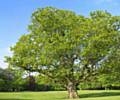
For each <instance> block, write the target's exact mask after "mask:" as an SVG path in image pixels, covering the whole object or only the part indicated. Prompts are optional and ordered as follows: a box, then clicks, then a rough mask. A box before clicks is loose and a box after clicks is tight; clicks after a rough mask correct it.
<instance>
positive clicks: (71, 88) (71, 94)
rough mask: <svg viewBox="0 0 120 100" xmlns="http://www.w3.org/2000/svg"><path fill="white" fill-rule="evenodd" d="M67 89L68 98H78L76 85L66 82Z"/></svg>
mask: <svg viewBox="0 0 120 100" xmlns="http://www.w3.org/2000/svg"><path fill="white" fill-rule="evenodd" d="M67 90H68V98H69V99H75V98H79V96H78V93H77V89H76V85H75V84H73V83H72V82H69V83H68V86H67Z"/></svg>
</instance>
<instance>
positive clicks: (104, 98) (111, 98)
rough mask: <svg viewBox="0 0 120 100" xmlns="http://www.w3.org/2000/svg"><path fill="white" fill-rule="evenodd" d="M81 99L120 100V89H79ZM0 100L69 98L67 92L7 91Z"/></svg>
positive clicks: (0, 95)
mask: <svg viewBox="0 0 120 100" xmlns="http://www.w3.org/2000/svg"><path fill="white" fill-rule="evenodd" d="M79 95H80V99H76V100H120V90H119V91H115V90H110V91H103V90H102V91H101V90H100V91H99V90H98V91H92V90H91V91H87V90H85V91H79ZM0 100H68V99H67V92H65V91H62V92H61V91H53V92H12V93H9V92H6V93H3V92H1V93H0Z"/></svg>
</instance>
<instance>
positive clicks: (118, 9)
mask: <svg viewBox="0 0 120 100" xmlns="http://www.w3.org/2000/svg"><path fill="white" fill-rule="evenodd" d="M46 6H53V7H57V8H60V9H67V10H72V11H74V12H76V13H78V14H81V15H85V16H88V15H89V12H90V11H94V10H107V11H108V12H110V13H112V14H113V15H120V0H0V67H3V68H5V67H7V64H5V63H4V62H3V60H4V56H6V55H11V52H10V50H9V47H10V46H11V45H14V44H15V43H16V42H17V41H18V39H19V37H20V36H21V35H22V34H24V33H28V32H27V25H28V24H29V23H30V16H31V14H32V12H34V11H35V10H36V9H37V8H41V7H46Z"/></svg>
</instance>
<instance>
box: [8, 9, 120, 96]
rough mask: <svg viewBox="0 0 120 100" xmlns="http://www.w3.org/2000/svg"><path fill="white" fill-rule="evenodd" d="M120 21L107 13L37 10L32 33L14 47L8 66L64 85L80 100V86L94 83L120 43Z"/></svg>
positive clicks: (33, 15)
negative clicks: (86, 81) (36, 73)
mask: <svg viewBox="0 0 120 100" xmlns="http://www.w3.org/2000/svg"><path fill="white" fill-rule="evenodd" d="M119 22H120V20H119V17H117V16H112V15H111V14H109V13H107V12H104V11H96V12H92V13H91V15H90V17H89V18H85V17H83V16H79V15H77V14H75V13H74V12H71V11H67V10H59V9H56V8H52V7H46V8H42V9H38V10H36V11H35V12H34V13H33V14H32V22H31V25H29V31H30V33H29V34H26V35H23V36H21V38H20V39H19V41H18V42H17V43H16V45H15V46H13V47H12V48H11V50H12V51H13V56H12V57H11V58H9V59H10V60H9V64H12V65H14V66H18V67H22V68H24V69H26V70H29V71H37V72H39V73H41V74H43V75H46V76H47V77H49V79H51V80H54V81H55V82H58V83H60V84H63V85H64V87H65V88H66V89H67V90H68V94H69V98H78V94H77V90H76V87H77V85H78V84H79V83H80V82H82V81H84V80H92V76H95V75H96V74H97V73H98V71H97V70H98V68H99V66H100V64H102V63H103V62H104V61H105V60H106V59H108V58H109V55H110V54H111V53H112V52H113V48H114V47H116V44H118V38H117V37H118V35H119V25H120V23H119Z"/></svg>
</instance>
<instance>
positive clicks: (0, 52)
mask: <svg viewBox="0 0 120 100" xmlns="http://www.w3.org/2000/svg"><path fill="white" fill-rule="evenodd" d="M4 56H12V52H11V51H10V49H9V48H8V47H6V48H0V67H1V68H7V67H8V64H7V63H5V62H4V60H5V59H4Z"/></svg>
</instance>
